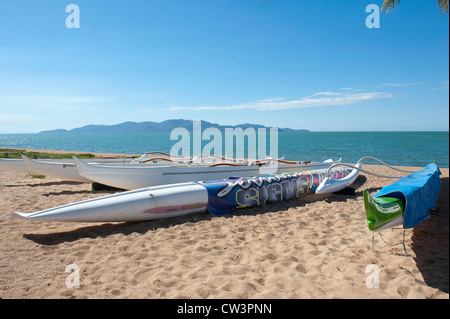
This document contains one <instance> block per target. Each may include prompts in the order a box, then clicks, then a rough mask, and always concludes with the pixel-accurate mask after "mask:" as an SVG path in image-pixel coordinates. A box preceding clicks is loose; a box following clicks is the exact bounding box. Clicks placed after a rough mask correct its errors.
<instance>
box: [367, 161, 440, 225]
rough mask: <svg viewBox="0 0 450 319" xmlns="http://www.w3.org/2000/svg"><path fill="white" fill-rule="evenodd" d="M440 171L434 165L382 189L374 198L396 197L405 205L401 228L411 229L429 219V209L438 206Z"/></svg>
mask: <svg viewBox="0 0 450 319" xmlns="http://www.w3.org/2000/svg"><path fill="white" fill-rule="evenodd" d="M439 175H441V171H440V170H439V168H438V166H437V165H436V164H434V163H433V164H428V165H427V166H426V167H425V168H424V169H422V170H420V171H417V172H415V173H413V174H411V175H408V176H406V177H403V178H402V179H400V180H398V181H397V182H395V183H393V184H392V185H389V186H386V187H383V188H382V189H381V190H380V191H379V192H378V193H377V194H376V195H375V196H374V198H375V197H396V198H399V199H401V200H403V202H404V203H405V212H404V217H403V218H404V220H403V227H404V228H412V227H414V226H417V225H419V224H420V223H421V222H423V221H425V220H427V219H429V218H430V216H429V215H428V212H429V211H430V209H432V208H435V207H437V206H438V203H437V198H438V196H439V193H440V191H441V179H440V177H439Z"/></svg>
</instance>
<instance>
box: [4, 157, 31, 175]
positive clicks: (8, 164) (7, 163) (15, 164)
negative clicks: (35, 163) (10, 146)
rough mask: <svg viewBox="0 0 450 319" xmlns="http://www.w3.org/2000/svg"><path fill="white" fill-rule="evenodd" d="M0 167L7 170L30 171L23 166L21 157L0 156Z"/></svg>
mask: <svg viewBox="0 0 450 319" xmlns="http://www.w3.org/2000/svg"><path fill="white" fill-rule="evenodd" d="M0 168H1V169H6V170H8V171H14V172H20V173H30V171H29V170H28V169H27V168H26V167H25V164H24V163H23V160H21V159H15V158H0Z"/></svg>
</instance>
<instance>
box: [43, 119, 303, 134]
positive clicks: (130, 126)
mask: <svg viewBox="0 0 450 319" xmlns="http://www.w3.org/2000/svg"><path fill="white" fill-rule="evenodd" d="M192 125H193V121H191V120H181V119H180V120H167V121H163V122H150V121H147V122H139V123H137V122H123V123H120V124H115V125H94V124H90V125H86V126H83V127H78V128H74V129H71V130H65V129H57V130H50V131H42V132H39V134H49V133H69V134H70V133H132V132H171V131H172V130H173V129H175V128H177V127H182V128H185V129H187V130H189V131H192ZM201 126H202V130H204V129H206V128H208V127H213V128H218V129H219V130H221V131H222V130H225V128H233V129H234V128H237V127H240V128H242V129H243V130H245V129H247V128H249V127H253V128H254V129H258V128H269V127H267V126H264V125H258V124H249V123H245V124H239V125H234V126H233V125H219V124H216V123H210V122H206V121H201ZM278 131H279V132H294V131H295V132H308V130H294V129H290V128H278Z"/></svg>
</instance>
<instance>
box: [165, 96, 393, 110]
mask: <svg viewBox="0 0 450 319" xmlns="http://www.w3.org/2000/svg"><path fill="white" fill-rule="evenodd" d="M392 97H393V95H392V94H390V93H385V92H364V93H343V92H319V93H315V94H313V95H310V96H306V97H303V98H300V99H297V100H286V99H284V98H281V97H274V98H270V99H265V100H259V101H254V102H248V103H243V104H235V105H228V106H193V107H189V106H187V107H169V109H170V110H173V111H178V110H196V111H206V110H244V109H253V110H257V111H276V110H286V109H301V108H313V107H325V106H345V105H351V104H356V103H360V102H364V101H370V100H376V99H385V98H392Z"/></svg>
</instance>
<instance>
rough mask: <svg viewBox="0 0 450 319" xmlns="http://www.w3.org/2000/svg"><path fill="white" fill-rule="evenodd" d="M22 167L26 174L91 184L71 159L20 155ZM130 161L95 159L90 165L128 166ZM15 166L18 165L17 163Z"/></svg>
mask: <svg viewBox="0 0 450 319" xmlns="http://www.w3.org/2000/svg"><path fill="white" fill-rule="evenodd" d="M17 161H22V165H23V166H24V167H25V169H26V170H27V172H28V173H30V172H32V173H36V174H42V175H48V176H53V177H57V178H60V179H62V180H66V181H72V182H81V183H91V182H92V181H91V180H90V179H88V178H86V177H84V176H81V175H80V174H79V173H78V168H77V166H76V165H75V162H74V161H73V159H66V160H34V159H31V158H29V157H27V156H25V155H22V160H17ZM128 163H130V160H125V159H123V158H108V159H95V160H93V161H92V164H96V165H103V164H108V165H128ZM16 165H20V164H19V163H17V164H16Z"/></svg>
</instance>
